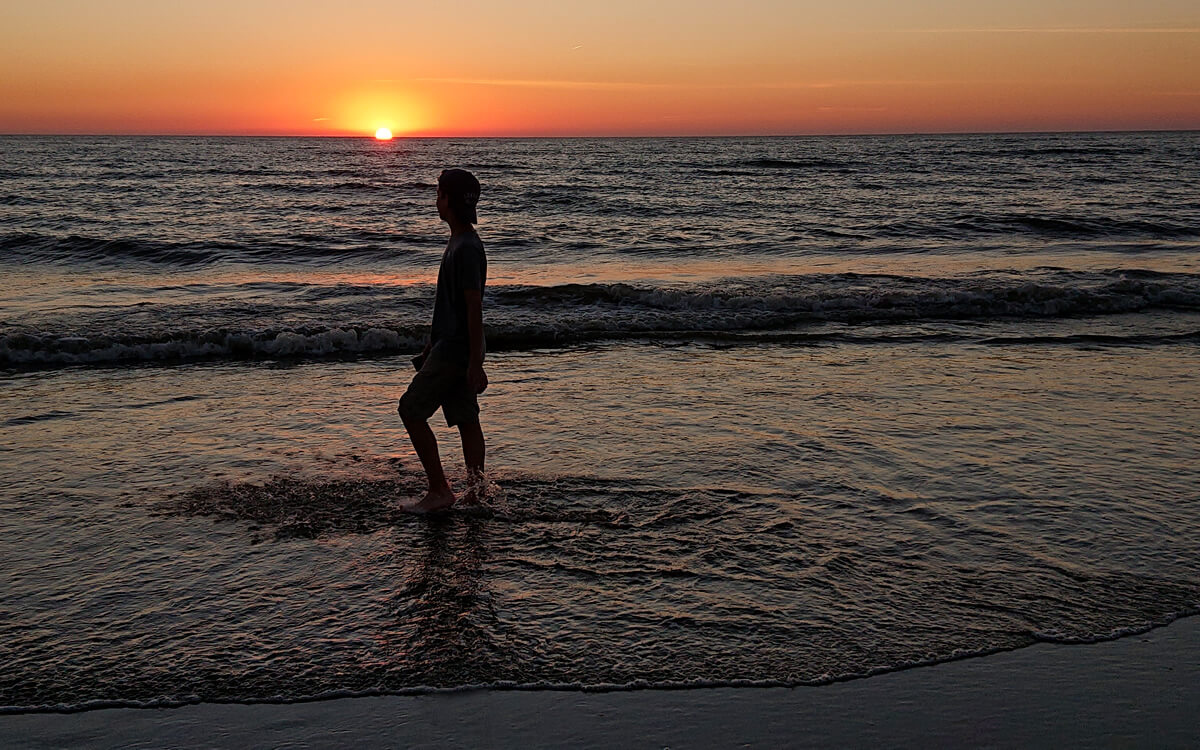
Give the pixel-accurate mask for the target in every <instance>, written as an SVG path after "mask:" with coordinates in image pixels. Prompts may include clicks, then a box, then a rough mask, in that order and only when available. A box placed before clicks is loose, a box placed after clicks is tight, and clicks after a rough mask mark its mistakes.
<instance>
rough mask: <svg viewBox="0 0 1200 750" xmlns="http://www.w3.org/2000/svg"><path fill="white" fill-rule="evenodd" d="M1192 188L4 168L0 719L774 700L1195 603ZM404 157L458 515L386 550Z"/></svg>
mask: <svg viewBox="0 0 1200 750" xmlns="http://www.w3.org/2000/svg"><path fill="white" fill-rule="evenodd" d="M1197 164H1200V133H1197V132H1178V133H1094V134H1019V135H945V136H940V135H939V136H861V137H804V138H662V139H513V140H504V139H396V140H394V141H391V142H376V141H374V140H370V139H355V138H337V139H335V138H311V139H308V138H178V137H162V138H158V137H155V138H149V137H147V138H142V137H32V136H30V137H2V138H0V268H2V269H3V279H4V284H3V285H2V286H0V383H2V389H0V436H2V439H0V560H2V561H3V564H2V565H0V664H3V665H4V669H3V670H0V707H2V708H0V711H4V712H10V713H11V712H24V711H33V710H51V709H53V710H74V709H82V708H89V707H99V706H117V705H122V706H162V705H178V704H182V703H192V702H199V701H224V702H229V701H247V702H256V701H294V700H304V699H311V698H317V697H331V696H349V695H375V694H387V693H412V692H418V693H419V692H423V691H429V690H440V689H459V688H469V687H497V688H516V687H521V688H536V687H554V688H558V689H574V690H607V689H624V688H642V687H693V686H694V687H699V686H717V685H720V686H757V685H801V684H817V683H823V682H829V681H834V680H841V679H847V678H852V677H862V676H868V675H872V674H876V673H879V672H882V671H890V670H896V669H902V668H906V667H912V666H918V665H923V664H930V663H936V662H939V661H945V660H949V659H955V658H961V657H967V656H976V655H984V654H989V653H994V652H996V651H999V650H1005V649H1013V648H1019V647H1022V646H1027V645H1030V644H1033V643H1037V642H1042V641H1057V642H1069V643H1074V642H1091V641H1096V640H1103V639H1110V638H1114V637H1119V636H1122V635H1128V634H1131V633H1138V632H1142V631H1144V630H1146V629H1148V628H1151V627H1154V626H1156V625H1161V624H1164V623H1167V622H1170V621H1171V620H1173V619H1174V618H1177V617H1180V616H1184V615H1189V614H1193V613H1195V612H1196V611H1197V608H1198V607H1200V556H1198V555H1197V546H1196V539H1197V538H1200V442H1198V440H1197V434H1198V433H1200V376H1198V373H1200V172H1198V171H1197V170H1196V165H1197ZM448 167H463V168H467V169H470V170H472V171H473V172H474V173H475V174H476V175H477V176H478V177H479V179H480V181H481V183H482V185H483V194H482V197H481V199H480V204H479V215H480V224H479V232H480V235H481V237H482V238H483V241H484V243H485V246H486V248H487V253H488V262H489V273H488V284H489V285H488V288H487V292H486V295H485V298H484V317H485V325H486V329H487V341H488V352H489V353H488V360H487V368H488V373H489V377H490V379H491V386H490V387H489V388H488V390H487V392H486V393H485V394H484V395H483V396H482V397H481V404H482V424H483V429H484V433H485V435H486V436H487V441H488V472H489V480H490V482H491V487H490V496H489V498H488V501H487V503H486V506H485V507H483V508H479V509H472V510H456V511H454V512H452V513H450V514H446V515H445V516H442V517H429V518H425V517H414V516H410V515H405V514H402V513H400V512H398V510H397V506H398V504H399V502H400V501H402V500H404V499H406V498H407V497H410V496H412V495H414V494H416V493H418V492H420V491H421V490H422V485H423V475H422V473H421V471H420V467H419V465H418V463H417V461H416V459H415V456H414V455H413V453H412V450H411V447H410V445H409V443H408V439H407V436H406V434H405V432H404V430H403V427H402V425H401V424H400V421H399V418H398V416H397V414H396V400H397V399H398V397H399V396H400V394H401V393H402V392H403V390H404V388H405V387H406V385H407V383H408V380H409V379H410V377H411V373H412V368H411V365H410V364H409V360H410V358H411V357H412V356H413V355H414V354H415V353H416V352H417V351H419V349H420V348H421V346H422V341H423V337H424V335H425V333H426V331H427V329H428V323H429V317H430V314H431V310H432V304H433V296H434V295H433V291H434V286H433V284H434V281H435V279H436V273H437V264H438V261H439V258H440V255H441V252H442V250H443V249H444V247H445V242H446V238H447V230H446V228H445V225H443V224H441V223H440V222H439V220H438V217H437V212H436V209H435V208H434V191H435V182H436V178H437V175H438V173H439V172H440V170H441V169H443V168H448ZM438 420H439V416H437V415H435V417H434V420H433V421H432V424H433V425H434V427H435V431H436V432H437V434H438V437H439V440H440V441H441V446H442V454H443V458H444V459H445V461H446V464H447V467H448V469H449V470H450V473H451V481H452V483H455V484H456V485H457V486H459V487H460V488H461V487H462V485H463V469H462V458H461V453H460V452H459V447H458V444H457V436H456V434H455V433H454V432H453V431H452V430H449V429H447V428H446V427H445V426H444V423H441V422H439V421H438Z"/></svg>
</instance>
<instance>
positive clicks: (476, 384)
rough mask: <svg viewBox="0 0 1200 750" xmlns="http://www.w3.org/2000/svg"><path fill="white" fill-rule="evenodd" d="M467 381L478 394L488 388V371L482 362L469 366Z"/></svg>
mask: <svg viewBox="0 0 1200 750" xmlns="http://www.w3.org/2000/svg"><path fill="white" fill-rule="evenodd" d="M467 383H468V384H470V386H471V387H472V388H474V389H475V393H477V394H478V393H483V392H484V391H486V390H487V387H488V379H487V373H486V372H484V371H483V365H482V364H473V365H470V366H468V367H467Z"/></svg>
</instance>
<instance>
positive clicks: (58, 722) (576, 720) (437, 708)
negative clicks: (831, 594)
mask: <svg viewBox="0 0 1200 750" xmlns="http://www.w3.org/2000/svg"><path fill="white" fill-rule="evenodd" d="M1196 706H1200V617H1187V618H1181V619H1179V620H1176V621H1175V622H1173V623H1171V624H1169V625H1167V626H1163V627H1158V628H1154V629H1152V630H1149V631H1146V632H1143V633H1141V634H1135V635H1129V636H1125V637H1122V638H1118V639H1115V640H1108V641H1101V642H1097V643H1087V644H1056V643H1037V644H1034V645H1031V646H1028V647H1025V648H1020V649H1015V650H1011V651H1002V652H998V653H994V654H991V655H987V656H979V657H969V658H964V659H956V660H952V661H945V662H939V663H936V664H932V665H929V666H921V667H912V668H907V669H901V670H896V671H890V672H884V673H881V674H877V675H874V676H871V677H864V678H858V679H851V680H845V681H839V682H832V683H828V684H824V685H819V686H812V687H794V688H786V687H713V688H701V687H697V688H689V689H653V688H647V689H640V690H617V691H608V692H584V691H565V690H529V689H518V690H487V689H477V690H467V691H455V692H436V693H428V694H420V695H388V696H378V697H358V698H333V699H327V700H316V701H305V702H300V703H256V704H234V703H200V704H191V705H186V706H181V707H177V708H107V709H105V708H101V709H94V710H89V711H82V712H77V713H71V714H61V713H37V714H9V715H4V716H0V727H3V732H4V735H5V741H4V743H3V744H4V745H5V746H6V747H21V748H47V747H60V746H66V745H69V746H75V747H105V746H117V745H120V746H129V745H140V744H152V745H159V746H172V747H211V746H214V745H216V746H261V745H273V746H281V745H293V744H294V745H302V746H308V747H335V746H345V745H347V744H350V743H369V744H370V745H371V746H404V747H447V746H449V747H457V746H462V747H489V746H532V747H539V746H540V747H549V746H573V747H580V746H582V747H601V746H613V745H623V746H628V745H635V746H641V747H651V746H653V747H665V746H673V747H674V746H731V745H738V746H750V747H774V746H780V745H787V746H789V747H818V746H823V747H828V746H864V745H868V744H879V743H886V745H888V746H893V747H895V746H900V747H916V746H929V745H934V746H964V745H989V746H999V747H1044V746H1095V745H1105V746H1111V745H1131V746H1155V747H1187V746H1194V745H1195V744H1196V743H1197V741H1198V740H1200V726H1198V725H1197V724H1196V722H1195V720H1194V718H1193V717H1194V710H1195V707H1196Z"/></svg>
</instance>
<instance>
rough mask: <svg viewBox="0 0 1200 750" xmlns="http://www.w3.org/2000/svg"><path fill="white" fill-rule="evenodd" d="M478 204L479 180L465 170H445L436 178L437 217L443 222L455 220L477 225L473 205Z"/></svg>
mask: <svg viewBox="0 0 1200 750" xmlns="http://www.w3.org/2000/svg"><path fill="white" fill-rule="evenodd" d="M478 202H479V180H477V179H475V175H473V174H471V173H470V172H468V171H466V170H465V169H447V170H445V171H444V172H442V174H441V175H440V176H439V177H438V199H437V207H438V216H440V217H442V220H443V221H450V219H451V218H452V217H453V218H456V219H458V220H459V221H462V222H466V223H468V224H475V223H478V221H479V218H478V217H477V216H476V215H475V204H476V203H478Z"/></svg>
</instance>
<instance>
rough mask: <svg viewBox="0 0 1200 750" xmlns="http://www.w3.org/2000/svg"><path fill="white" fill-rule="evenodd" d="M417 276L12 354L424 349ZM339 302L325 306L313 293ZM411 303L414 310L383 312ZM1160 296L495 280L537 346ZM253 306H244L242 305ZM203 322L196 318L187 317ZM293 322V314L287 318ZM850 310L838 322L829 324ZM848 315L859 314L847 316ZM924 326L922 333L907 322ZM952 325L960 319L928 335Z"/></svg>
mask: <svg viewBox="0 0 1200 750" xmlns="http://www.w3.org/2000/svg"><path fill="white" fill-rule="evenodd" d="M413 294H414V292H413V290H412V289H411V288H407V287H380V286H372V285H365V284H355V285H316V284H313V285H290V286H282V287H280V288H279V289H278V290H276V291H275V292H274V293H272V294H271V299H270V302H269V304H268V303H262V305H261V306H260V308H259V309H258V314H257V316H252V317H251V318H250V319H246V318H245V317H244V316H243V313H244V311H245V306H244V305H241V304H238V305H235V306H233V307H229V308H226V307H222V306H221V305H220V304H219V303H216V302H198V303H196V306H195V308H194V310H193V311H192V314H191V315H190V318H189V315H188V314H187V310H182V311H181V310H180V308H179V307H178V306H168V305H163V306H162V307H161V309H156V308H155V307H154V306H153V305H147V306H143V307H139V316H138V324H137V325H134V324H131V323H129V322H126V321H127V320H128V318H123V317H121V314H120V312H119V311H118V312H116V313H109V314H107V316H106V317H105V316H99V317H96V318H93V319H92V320H90V321H85V322H83V323H82V324H80V322H78V321H77V322H76V324H75V325H76V326H78V327H74V328H71V329H68V330H61V329H56V328H55V327H54V326H51V325H49V324H41V325H39V324H38V323H37V321H32V322H30V323H25V324H22V325H12V324H10V325H7V326H3V327H0V366H10V367H12V366H18V367H57V366H65V365H76V364H113V363H121V362H137V361H178V360H191V359H201V358H255V357H266V358H277V357H292V358H317V357H329V356H347V355H363V354H373V355H374V354H397V353H403V352H409V351H413V350H416V349H419V348H420V346H421V342H422V341H423V338H424V336H425V332H426V330H427V328H426V322H427V315H426V313H425V312H424V311H423V310H420V309H416V308H414V307H413V305H414V297H413ZM316 300H323V301H327V302H325V303H323V304H322V306H321V307H320V312H319V313H314V312H312V306H313V302H314V301H316ZM404 306H407V307H408V308H409V310H410V312H409V313H408V317H406V318H402V317H390V318H389V317H380V312H379V311H381V310H392V311H396V310H399V309H401V308H402V307H404ZM1153 310H1170V311H1184V312H1194V311H1200V275H1195V274H1183V273H1174V274H1171V273H1155V272H1150V271H1120V272H1116V271H1114V272H1109V273H1082V272H1068V271H1055V272H1048V273H1040V274H1033V275H1003V276H988V277H967V278H940V279H939V278H934V279H928V278H917V277H905V276H869V275H859V274H834V275H824V276H777V277H766V278H752V279H726V280H723V281H722V282H720V283H708V284H691V285H677V286H654V285H638V284H627V283H615V284H561V285H555V286H528V285H511V286H494V287H490V288H489V289H488V293H487V336H488V348H489V349H490V350H492V351H512V350H532V349H540V348H555V347H562V346H575V345H580V344H588V343H595V342H606V341H619V340H630V339H650V340H666V341H685V342H686V341H706V342H718V343H730V344H738V343H789V344H792V345H806V344H809V345H817V344H821V343H827V342H837V341H850V340H853V341H858V342H867V343H869V342H870V341H874V340H886V341H894V340H895V338H894V337H891V336H887V335H882V336H881V335H880V334H878V332H874V331H873V332H869V333H865V332H860V331H856V330H855V328H854V327H855V326H857V325H860V324H874V323H921V322H925V321H965V320H985V321H986V320H1005V319H1047V318H1050V319H1054V318H1066V317H1078V316H1097V315H1118V314H1124V313H1138V312H1147V311H1153ZM239 316H242V317H239ZM189 319H190V320H193V321H196V323H195V324H192V325H189V324H188V323H187V321H188V320H189ZM282 320H287V321H289V323H287V324H283V323H280V322H277V321H282ZM826 323H837V324H844V326H843V329H840V330H837V331H832V332H831V331H828V330H821V329H820V324H826ZM845 326H849V328H848V329H847V328H845ZM903 335H911V334H907V333H906V334H903ZM920 335H921V336H922V337H925V338H929V339H943V338H945V337H946V336H947V335H949V336H950V337H951V338H955V337H958V336H959V334H947V333H946V332H944V331H943V332H935V333H929V332H924V333H922V334H920ZM1196 336H1197V332H1196V331H1194V330H1190V329H1189V330H1173V331H1168V332H1162V331H1158V332H1151V333H1148V334H1145V335H1125V334H1124V333H1121V334H1119V335H1116V336H1113V335H1109V334H1107V333H1100V334H1095V335H1092V334H1084V335H1072V336H1066V337H1062V336H1058V337H1055V336H1050V337H1047V336H1043V335H1040V334H1038V335H1033V336H1016V337H1009V338H1005V337H991V338H987V337H985V338H980V339H979V340H978V341H979V343H984V344H998V345H1008V344H1013V345H1015V344H1022V343H1027V344H1037V343H1077V344H1097V345H1114V346H1122V345H1156V344H1170V343H1187V342H1191V341H1195V340H1196Z"/></svg>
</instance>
